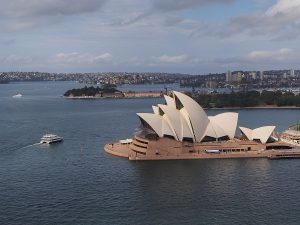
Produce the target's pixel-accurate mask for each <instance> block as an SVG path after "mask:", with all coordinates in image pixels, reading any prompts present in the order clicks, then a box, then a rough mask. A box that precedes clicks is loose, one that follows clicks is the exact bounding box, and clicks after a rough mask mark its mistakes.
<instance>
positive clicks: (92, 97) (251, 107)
mask: <svg viewBox="0 0 300 225" xmlns="http://www.w3.org/2000/svg"><path fill="white" fill-rule="evenodd" d="M63 98H65V99H74V100H76V99H79V100H80V99H92V100H99V99H147V98H163V96H135V97H133V96H130V97H126V96H125V97H95V96H74V97H70V96H63ZM299 108H300V106H293V105H291V106H275V105H266V106H250V107H223V108H217V107H212V108H203V109H207V110H209V109H218V110H222V109H229V110H230V109H299Z"/></svg>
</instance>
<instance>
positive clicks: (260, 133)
mask: <svg viewBox="0 0 300 225" xmlns="http://www.w3.org/2000/svg"><path fill="white" fill-rule="evenodd" d="M275 128H276V127H275V126H264V127H259V128H256V129H254V130H251V129H249V128H247V127H240V130H241V132H242V133H243V134H244V135H245V136H246V137H247V138H248V139H249V140H251V141H252V140H254V139H258V140H260V142H261V143H263V144H265V143H267V141H268V139H269V138H270V137H271V135H272V133H273V131H274V130H275Z"/></svg>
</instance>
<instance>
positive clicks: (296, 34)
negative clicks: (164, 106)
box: [0, 0, 300, 74]
mask: <svg viewBox="0 0 300 225" xmlns="http://www.w3.org/2000/svg"><path fill="white" fill-rule="evenodd" d="M24 2H25V1H22V0H14V1H11V2H7V1H5V0H0V18H1V20H0V29H1V36H0V49H1V51H0V71H46V72H106V71H113V72H114V71H127V72H171V73H189V74H206V73H210V72H211V73H218V72H219V73H222V72H226V71H228V70H230V71H234V70H249V71H251V70H255V71H260V70H271V69H299V66H298V62H299V61H300V47H299V44H298V43H299V39H300V29H299V24H300V23H299V22H300V1H299V0H289V1H286V0H278V1H274V0H249V1H246V0H240V1H238V0H210V1H209V0H185V1H182V0H163V1H162V0H145V1H140V0H123V1H117V0H72V1H68V0H52V1H48V0H41V1H36V0H27V1H26V2H25V3H24Z"/></svg>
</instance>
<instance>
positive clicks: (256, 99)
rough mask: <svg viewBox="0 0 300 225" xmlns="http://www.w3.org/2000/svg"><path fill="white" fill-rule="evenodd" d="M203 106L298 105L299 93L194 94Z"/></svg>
mask: <svg viewBox="0 0 300 225" xmlns="http://www.w3.org/2000/svg"><path fill="white" fill-rule="evenodd" d="M192 97H193V98H194V99H195V100H196V101H197V102H198V103H199V104H200V105H201V106H203V107H204V108H231V107H232V108H235V107H241V108H243V107H266V108H267V107H300V95H295V94H294V93H292V92H285V93H283V92H281V91H265V90H264V91H262V92H258V91H248V92H232V93H229V94H194V95H193V96H192Z"/></svg>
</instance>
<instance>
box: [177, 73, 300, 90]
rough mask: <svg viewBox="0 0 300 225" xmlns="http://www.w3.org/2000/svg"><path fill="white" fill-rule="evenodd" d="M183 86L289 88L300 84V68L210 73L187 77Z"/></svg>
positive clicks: (183, 80) (182, 83)
mask: <svg viewBox="0 0 300 225" xmlns="http://www.w3.org/2000/svg"><path fill="white" fill-rule="evenodd" d="M180 84H181V85H182V86H194V87H201V88H213V89H217V88H225V87H231V88H241V89H242V90H245V89H260V88H282V87H283V88H289V87H298V86H300V71H299V70H293V69H291V70H268V71H227V72H226V73H221V74H209V75H201V76H194V77H187V78H185V79H182V80H181V81H180Z"/></svg>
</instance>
